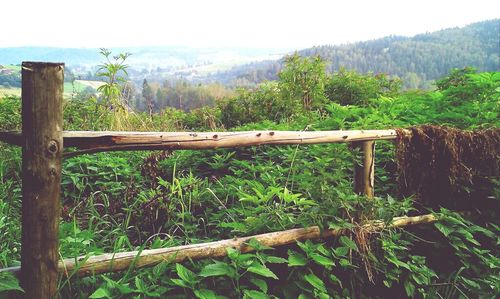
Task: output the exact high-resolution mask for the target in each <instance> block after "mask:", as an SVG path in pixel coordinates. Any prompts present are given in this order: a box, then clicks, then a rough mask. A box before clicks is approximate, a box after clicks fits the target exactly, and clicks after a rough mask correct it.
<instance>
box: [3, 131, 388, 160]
mask: <svg viewBox="0 0 500 299" xmlns="http://www.w3.org/2000/svg"><path fill="white" fill-rule="evenodd" d="M63 138H64V147H66V148H67V147H74V148H77V149H79V150H80V151H78V152H75V153H73V152H69V153H66V154H67V155H69V156H71V155H76V154H82V153H95V152H105V151H127V150H166V149H216V148H232V147H243V146H254V145H263V144H276V145H278V144H281V145H285V144H318V143H335V142H354V141H367V140H384V139H385V140H387V139H396V138H397V134H396V130H350V131H342V130H339V131H310V132H301V131H245V132H120V131H114V132H111V131H102V132H99V131H64V132H63ZM21 140H22V139H21V133H20V132H0V141H4V142H7V143H10V144H15V145H19V146H21V145H22V141H21Z"/></svg>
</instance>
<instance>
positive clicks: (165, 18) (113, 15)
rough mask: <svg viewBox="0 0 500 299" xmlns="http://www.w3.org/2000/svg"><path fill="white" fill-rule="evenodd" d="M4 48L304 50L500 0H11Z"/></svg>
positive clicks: (441, 24) (430, 23)
mask: <svg viewBox="0 0 500 299" xmlns="http://www.w3.org/2000/svg"><path fill="white" fill-rule="evenodd" d="M0 7H1V12H2V13H0V20H1V23H2V30H1V32H0V47H11V46H58V47H116V46H139V45H141V46H152V45H186V46H195V47H214V46H222V47H226V46H228V47H247V48H251V47H264V48H304V47H310V46H313V45H320V44H339V43H345V42H353V41H359V40H367V39H373V38H378V37H382V36H386V35H391V34H397V35H414V34H417V33H423V32H428V31H435V30H439V29H443V28H447V27H455V26H463V25H466V24H469V23H472V22H477V21H481V20H486V19H494V18H499V17H500V1H498V0H473V1H471V0H467V1H464V0H444V1H440V0H419V1H416V0H411V1H409V0H407V1H405V0H399V1H389V0H372V1H360V0H342V1H333V0H332V1H326V0H325V1H320V0H297V1H295V0H288V1H273V0H250V1H247V0H244V1H243V0H198V1H197V0H173V1H160V0H157V1H152V0H140V1H129V0H127V1H125V0H121V1H116V0H98V1H96V0H81V1H71V0H31V1H30V0H12V1H11V0H6V1H2V3H1V5H0Z"/></svg>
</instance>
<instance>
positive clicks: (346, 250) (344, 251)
mask: <svg viewBox="0 0 500 299" xmlns="http://www.w3.org/2000/svg"><path fill="white" fill-rule="evenodd" d="M333 252H334V253H335V255H336V256H338V257H343V256H346V255H347V254H348V253H349V248H347V247H344V246H341V247H337V248H335V249H334V250H333Z"/></svg>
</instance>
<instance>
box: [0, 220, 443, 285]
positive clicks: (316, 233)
mask: <svg viewBox="0 0 500 299" xmlns="http://www.w3.org/2000/svg"><path fill="white" fill-rule="evenodd" d="M437 220H438V219H437V217H436V216H434V215H432V214H426V215H421V216H414V217H406V216H404V217H395V218H393V219H392V221H391V222H389V224H388V225H386V223H385V222H383V221H381V220H375V221H371V222H368V223H366V224H364V225H363V226H361V229H365V230H367V231H371V232H373V231H379V230H382V229H384V228H386V227H404V226H409V225H415V224H425V223H432V222H435V221H437ZM345 232H346V230H341V229H335V230H325V231H321V230H320V228H319V227H317V226H312V227H308V228H296V229H290V230H285V231H280V232H273V233H267V234H260V235H255V236H249V237H243V238H233V239H227V240H221V241H215V242H210V243H201V244H193V245H184V246H176V247H170V248H160V249H148V250H142V251H130V252H119V253H107V254H102V255H97V256H91V257H85V256H82V257H78V258H76V259H75V258H69V259H64V260H63V261H61V262H59V272H60V273H63V274H65V275H70V274H72V273H73V272H75V274H76V275H77V276H89V275H93V274H99V273H107V272H115V271H122V270H125V269H128V268H129V267H135V268H142V267H148V266H154V265H156V264H159V263H161V262H163V261H167V262H174V263H178V262H182V261H184V260H186V259H192V260H196V259H203V258H211V257H212V258H216V257H223V256H226V255H227V251H226V249H227V248H229V247H231V248H236V249H238V250H240V251H241V252H249V251H253V250H254V249H253V248H252V247H250V246H248V241H249V240H250V239H256V240H257V241H259V242H260V243H261V244H263V245H265V246H270V247H277V246H282V245H288V244H292V243H295V242H297V241H302V240H307V239H318V238H328V237H334V236H338V235H341V234H343V233H345ZM7 271H8V272H14V273H16V272H18V271H19V267H10V268H4V269H0V272H7Z"/></svg>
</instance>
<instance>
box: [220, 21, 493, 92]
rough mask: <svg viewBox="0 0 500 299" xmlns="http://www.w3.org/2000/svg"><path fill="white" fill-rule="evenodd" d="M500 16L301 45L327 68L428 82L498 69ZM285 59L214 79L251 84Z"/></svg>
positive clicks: (273, 75) (418, 84) (270, 75)
mask: <svg viewBox="0 0 500 299" xmlns="http://www.w3.org/2000/svg"><path fill="white" fill-rule="evenodd" d="M499 36H500V20H499V19H496V20H491V21H484V22H479V23H474V24H471V25H468V26H465V27H463V28H450V29H445V30H441V31H437V32H432V33H425V34H419V35H416V36H413V37H402V36H388V37H385V38H381V39H376V40H371V41H363V42H358V43H353V44H346V45H335V46H332V45H324V46H317V47H313V48H309V49H304V50H300V51H298V54H299V55H301V56H314V55H319V56H321V57H322V58H323V59H325V60H326V61H327V62H328V70H329V71H330V72H336V71H338V70H340V69H341V68H342V67H344V68H346V69H348V70H357V71H358V72H362V73H367V72H373V73H375V74H377V73H385V74H388V75H391V76H398V77H399V78H401V79H403V81H404V82H405V87H407V88H428V87H429V86H430V83H431V80H435V79H437V78H439V77H441V76H444V75H445V74H447V73H448V72H449V71H450V69H452V68H464V67H466V66H474V67H476V68H477V69H478V70H481V71H495V70H498V69H500V58H499V55H500V41H499V38H500V37H499ZM282 66H283V60H279V61H267V62H256V63H253V64H248V65H244V66H237V67H234V68H233V69H232V70H231V71H229V72H225V73H220V74H218V75H217V76H216V80H219V81H225V82H234V83H235V84H241V85H245V84H252V83H258V82H262V81H264V80H275V79H277V74H278V71H279V70H280V69H281V68H282Z"/></svg>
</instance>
